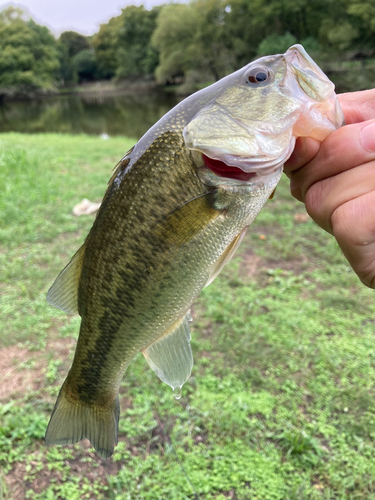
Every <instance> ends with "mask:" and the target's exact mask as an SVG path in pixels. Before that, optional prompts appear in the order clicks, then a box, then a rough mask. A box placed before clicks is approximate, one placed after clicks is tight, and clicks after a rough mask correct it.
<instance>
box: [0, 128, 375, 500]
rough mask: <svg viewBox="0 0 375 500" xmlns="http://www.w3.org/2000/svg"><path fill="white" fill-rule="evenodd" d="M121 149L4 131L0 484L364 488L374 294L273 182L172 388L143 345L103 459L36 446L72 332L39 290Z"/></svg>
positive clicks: (367, 486)
mask: <svg viewBox="0 0 375 500" xmlns="http://www.w3.org/2000/svg"><path fill="white" fill-rule="evenodd" d="M132 144H133V140H131V139H127V138H125V137H117V138H111V139H110V140H106V141H105V140H101V139H100V138H98V137H89V136H86V135H82V134H81V135H77V136H74V135H62V134H59V135H58V134H40V135H28V134H15V133H11V134H1V135H0V168H1V172H2V175H1V176H0V221H1V226H0V241H1V244H0V274H1V276H2V282H1V283H0V290H1V303H0V331H1V332H2V334H1V338H0V430H1V432H0V471H1V472H0V496H1V497H2V498H3V499H4V500H21V499H23V498H25V497H26V498H32V499H34V500H48V499H50V498H62V499H68V498H69V499H73V498H74V499H79V498H81V497H82V496H85V497H86V498H90V499H95V500H104V499H108V498H111V499H119V498H131V499H142V500H156V499H159V498H162V499H169V500H193V499H196V498H197V496H196V494H195V492H196V493H197V494H198V495H199V498H201V499H202V500H203V499H204V500H225V499H228V498H233V499H234V498H236V499H238V500H249V499H250V498H251V499H254V500H255V499H259V500H260V499H261V500H285V499H290V500H301V499H309V500H322V499H323V498H326V499H328V498H332V499H333V498H335V499H353V500H354V499H356V498H366V499H370V498H373V497H374V494H375V492H374V484H373V478H374V477H375V444H374V422H375V407H374V387H375V368H374V359H375V351H374V317H375V305H374V300H373V291H371V290H368V289H366V288H365V287H364V286H362V285H361V283H360V282H359V281H358V279H357V278H356V276H355V275H354V273H353V272H352V271H351V270H350V269H349V268H348V264H347V262H346V261H345V259H344V258H343V256H342V255H341V253H340V251H339V249H338V247H337V245H336V244H335V243H334V241H333V239H332V238H331V237H330V235H328V234H327V233H325V232H323V231H322V230H320V228H318V227H317V226H316V225H315V224H314V223H313V222H312V221H311V219H309V217H308V216H307V215H306V213H305V212H304V210H303V206H302V205H301V204H300V203H298V202H297V201H296V200H294V199H292V198H291V196H290V194H289V186H288V182H287V179H284V178H283V179H282V181H281V184H280V186H279V187H278V189H277V191H276V195H275V197H274V198H273V199H272V200H270V201H269V202H268V203H267V205H266V206H265V208H264V209H263V210H262V212H261V214H260V215H259V217H258V218H257V219H256V221H255V222H254V224H253V225H252V226H251V227H250V229H249V232H248V234H247V235H246V237H245V239H244V241H243V242H242V244H241V247H240V248H239V250H238V253H237V255H236V257H235V258H234V259H233V260H232V261H231V262H230V263H229V264H228V265H227V266H226V267H225V269H224V271H223V272H222V274H221V275H220V276H219V277H218V278H217V279H216V280H215V281H214V282H213V283H212V284H211V285H210V286H209V287H208V288H206V289H204V291H203V292H202V294H201V296H200V297H199V299H198V300H197V301H196V303H195V304H194V307H193V311H192V316H193V318H194V321H193V323H192V324H191V328H192V349H193V353H194V359H195V365H194V368H193V373H192V377H191V378H190V379H189V381H188V382H187V383H186V384H185V386H184V388H183V390H182V398H181V399H180V400H179V401H176V400H175V399H174V397H173V393H172V391H171V390H170V388H169V387H167V386H166V385H165V384H162V383H161V382H160V381H159V380H158V378H157V377H156V376H155V374H154V373H153V372H152V371H151V370H150V369H149V367H148V365H147V363H146V362H145V360H144V359H143V357H142V356H141V355H138V356H137V357H136V359H135V360H134V361H133V362H132V364H131V366H130V367H129V369H128V371H127V373H126V374H125V377H124V381H123V383H122V385H121V390H120V393H121V394H120V405H121V417H120V427H119V444H118V446H117V448H116V452H115V454H114V456H113V457H112V458H111V459H109V460H107V461H103V460H100V459H99V457H98V456H97V455H96V454H95V452H94V451H93V450H92V449H91V448H90V446H89V444H88V442H87V441H83V442H81V443H78V444H76V445H71V446H62V447H58V446H51V447H49V448H46V447H45V445H44V442H43V436H44V432H45V429H46V425H47V423H48V418H49V416H50V414H51V411H52V408H53V405H54V401H55V399H56V396H57V394H58V391H59V388H60V386H61V384H62V382H63V380H64V378H65V376H66V374H67V371H68V370H69V367H70V364H71V361H72V358H73V352H74V347H75V342H76V339H77V334H78V329H79V317H77V316H72V315H66V314H64V313H62V312H61V311H58V310H57V309H54V308H53V307H51V306H49V305H48V304H47V302H46V300H45V295H46V292H47V290H48V288H49V286H50V285H51V283H52V281H53V279H54V278H55V276H56V275H57V273H58V272H59V271H60V270H61V269H62V267H63V266H64V265H65V264H66V263H67V262H68V260H69V259H70V257H71V256H72V255H73V254H74V252H75V251H76V249H77V248H78V247H79V246H80V245H81V244H82V242H83V240H84V237H85V235H86V234H87V232H88V231H89V229H90V227H91V225H92V222H93V219H94V216H93V215H90V216H86V217H85V216H82V217H74V216H73V214H72V209H73V207H74V205H75V204H76V203H77V202H79V201H81V199H82V198H89V199H90V200H91V201H99V200H100V199H101V198H102V196H103V193H104V191H105V189H106V186H107V182H108V179H109V178H110V176H111V170H112V168H113V166H114V165H115V164H116V163H117V161H118V159H119V158H121V157H122V155H123V154H124V152H125V151H126V150H127V149H128V148H130V147H131V145H132ZM175 452H176V453H177V456H178V459H177V458H176V455H175ZM189 481H190V482H189Z"/></svg>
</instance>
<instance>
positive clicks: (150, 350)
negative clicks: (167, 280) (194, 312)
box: [142, 312, 194, 390]
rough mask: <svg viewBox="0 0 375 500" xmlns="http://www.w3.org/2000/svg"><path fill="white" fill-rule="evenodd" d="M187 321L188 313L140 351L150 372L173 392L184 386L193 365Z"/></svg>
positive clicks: (189, 318)
mask: <svg viewBox="0 0 375 500" xmlns="http://www.w3.org/2000/svg"><path fill="white" fill-rule="evenodd" d="M188 321H191V316H190V312H188V313H187V314H186V316H184V317H183V318H182V320H180V321H178V322H177V323H176V324H174V325H173V327H172V328H170V330H168V331H167V332H166V333H165V334H164V335H163V336H162V337H159V338H158V339H157V340H156V341H155V342H153V343H152V344H151V345H149V346H148V347H147V348H146V349H143V351H142V353H143V355H144V357H145V358H146V361H147V363H148V364H149V365H150V367H151V368H152V370H154V372H155V373H156V375H157V376H158V377H159V378H160V380H162V381H163V382H165V383H166V384H168V385H170V386H171V387H172V389H173V390H175V389H176V388H181V387H182V386H183V385H184V383H185V382H186V381H187V379H188V378H189V377H190V374H191V370H192V368H193V364H194V361H193V353H192V351H191V345H190V339H191V335H190V328H189V324H188Z"/></svg>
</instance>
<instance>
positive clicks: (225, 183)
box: [198, 166, 282, 196]
mask: <svg viewBox="0 0 375 500" xmlns="http://www.w3.org/2000/svg"><path fill="white" fill-rule="evenodd" d="M281 173H282V166H280V167H279V168H278V169H276V170H273V171H272V172H268V173H267V174H266V173H265V175H261V174H259V173H254V175H253V176H251V177H250V179H249V180H240V179H234V178H230V177H225V176H221V175H218V174H217V173H215V172H214V171H213V170H211V169H210V168H208V167H206V166H203V167H201V168H199V170H198V176H199V178H200V180H201V181H202V183H203V184H205V185H206V186H209V187H214V188H222V189H226V190H229V191H232V190H233V191H236V192H238V193H241V192H242V193H244V194H245V193H246V195H250V196H258V195H259V192H263V191H265V190H267V191H268V190H269V191H270V192H272V191H273V190H274V189H275V187H276V185H277V183H278V182H279V179H280V176H281Z"/></svg>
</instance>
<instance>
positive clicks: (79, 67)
mask: <svg viewBox="0 0 375 500" xmlns="http://www.w3.org/2000/svg"><path fill="white" fill-rule="evenodd" d="M72 66H73V68H74V70H75V72H76V74H77V77H78V81H79V82H82V81H92V80H95V79H96V76H97V72H98V71H97V65H96V60H95V53H94V49H86V50H81V51H80V52H78V53H77V54H76V55H75V56H74V57H73V59H72Z"/></svg>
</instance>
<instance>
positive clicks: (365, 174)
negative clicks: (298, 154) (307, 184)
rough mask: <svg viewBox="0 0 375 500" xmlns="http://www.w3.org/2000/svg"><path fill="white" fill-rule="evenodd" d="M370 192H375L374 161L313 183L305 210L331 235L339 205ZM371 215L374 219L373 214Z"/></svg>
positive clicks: (307, 195) (306, 200)
mask: <svg viewBox="0 0 375 500" xmlns="http://www.w3.org/2000/svg"><path fill="white" fill-rule="evenodd" d="M374 156H375V155H374ZM372 191H374V192H375V161H372V162H369V163H365V164H364V165H360V166H358V167H356V168H352V169H350V170H346V171H344V172H342V173H340V174H339V175H335V176H333V177H329V178H328V179H324V180H322V181H319V182H317V183H315V184H314V185H313V186H311V188H310V189H309V190H308V191H307V194H306V198H305V204H306V210H307V212H308V213H309V215H310V216H311V217H312V218H313V219H314V220H315V222H316V223H317V224H319V226H320V227H322V228H323V229H325V230H326V231H328V232H329V233H333V223H332V215H333V213H334V212H335V211H336V210H337V209H338V208H339V207H340V206H341V205H344V204H345V203H348V202H349V201H351V200H354V199H356V198H358V197H361V196H363V195H365V194H368V193H370V192H372ZM374 211H375V208H374ZM372 215H373V218H374V219H375V217H374V212H372Z"/></svg>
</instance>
